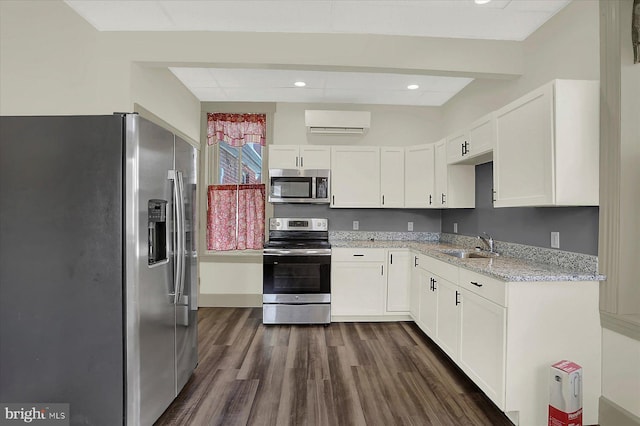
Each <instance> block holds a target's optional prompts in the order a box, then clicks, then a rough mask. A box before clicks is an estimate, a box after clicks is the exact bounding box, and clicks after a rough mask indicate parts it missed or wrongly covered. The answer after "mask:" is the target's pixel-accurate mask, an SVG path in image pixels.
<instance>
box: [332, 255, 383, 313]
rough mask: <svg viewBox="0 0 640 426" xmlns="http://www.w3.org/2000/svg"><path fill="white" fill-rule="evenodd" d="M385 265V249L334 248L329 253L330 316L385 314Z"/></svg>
mask: <svg viewBox="0 0 640 426" xmlns="http://www.w3.org/2000/svg"><path fill="white" fill-rule="evenodd" d="M385 264H386V250H385V249H351V248H334V249H333V250H332V253H331V315H332V316H354V317H357V316H378V315H384V313H385V309H386V306H385V300H386V289H387V280H386V274H387V272H386V271H385Z"/></svg>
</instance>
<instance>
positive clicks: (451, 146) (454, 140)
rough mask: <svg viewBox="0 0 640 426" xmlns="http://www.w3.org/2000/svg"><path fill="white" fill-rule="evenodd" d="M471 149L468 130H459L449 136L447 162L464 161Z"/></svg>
mask: <svg viewBox="0 0 640 426" xmlns="http://www.w3.org/2000/svg"><path fill="white" fill-rule="evenodd" d="M468 150H469V138H468V137H467V132H466V131H464V132H459V133H456V134H453V135H451V136H449V137H448V138H447V164H455V163H457V162H459V161H462V160H463V159H464V158H465V156H466V155H467V152H468Z"/></svg>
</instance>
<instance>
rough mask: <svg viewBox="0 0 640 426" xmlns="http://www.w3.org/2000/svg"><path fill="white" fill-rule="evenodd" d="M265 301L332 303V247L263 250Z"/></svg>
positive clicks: (263, 289)
mask: <svg viewBox="0 0 640 426" xmlns="http://www.w3.org/2000/svg"><path fill="white" fill-rule="evenodd" d="M263 259H264V260H263V272H262V276H263V280H262V283H263V288H262V291H263V301H264V302H265V303H278V302H280V303H313V302H325V303H326V302H329V301H330V297H331V296H330V295H331V249H269V248H266V249H264V257H263Z"/></svg>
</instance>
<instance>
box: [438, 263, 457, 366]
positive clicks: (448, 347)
mask: <svg viewBox="0 0 640 426" xmlns="http://www.w3.org/2000/svg"><path fill="white" fill-rule="evenodd" d="M434 278H435V287H436V294H437V299H438V302H437V303H438V320H437V324H436V340H437V342H438V344H439V345H440V348H441V349H442V350H443V351H445V352H446V353H447V355H449V356H450V357H451V359H453V360H454V361H457V359H458V335H459V331H458V330H459V328H460V307H459V305H460V292H459V291H458V285H457V284H454V283H452V282H450V281H447V280H445V279H444V278H441V277H439V276H437V275H436V276H435V277H434Z"/></svg>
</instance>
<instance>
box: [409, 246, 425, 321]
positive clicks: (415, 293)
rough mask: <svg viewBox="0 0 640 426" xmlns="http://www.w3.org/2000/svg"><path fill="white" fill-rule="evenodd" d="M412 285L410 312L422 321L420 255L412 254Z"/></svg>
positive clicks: (410, 290) (415, 319) (414, 317)
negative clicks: (420, 315)
mask: <svg viewBox="0 0 640 426" xmlns="http://www.w3.org/2000/svg"><path fill="white" fill-rule="evenodd" d="M410 268H411V287H410V289H409V313H410V314H411V318H413V320H414V321H415V322H416V323H419V322H420V318H419V314H420V272H421V271H422V270H421V269H420V268H419V267H418V255H416V254H412V255H411V265H410Z"/></svg>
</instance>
